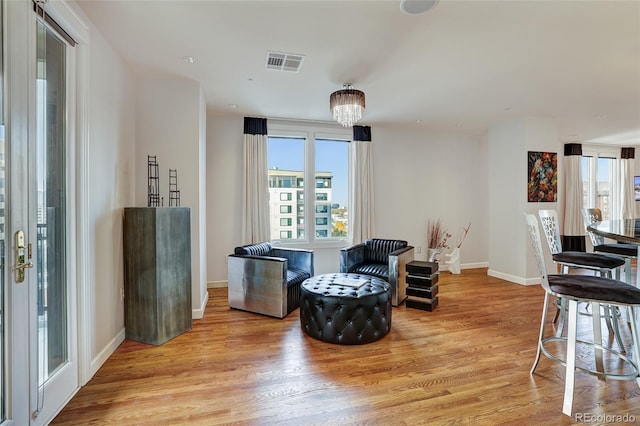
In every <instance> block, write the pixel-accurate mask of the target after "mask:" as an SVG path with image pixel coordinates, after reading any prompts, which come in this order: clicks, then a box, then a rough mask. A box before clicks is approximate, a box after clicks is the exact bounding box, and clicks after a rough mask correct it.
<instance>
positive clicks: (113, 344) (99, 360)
mask: <svg viewBox="0 0 640 426" xmlns="http://www.w3.org/2000/svg"><path fill="white" fill-rule="evenodd" d="M124 335H125V333H124V328H123V329H122V330H120V332H119V333H118V334H117V335H116V337H114V338H113V339H111V341H110V342H109V343H108V344H107V346H105V347H104V348H103V349H102V350H101V351H100V353H99V354H98V356H96V357H95V358H94V359H92V360H91V365H90V367H89V368H90V371H89V374H90V377H89V378H88V379H87V382H88V381H89V380H90V379H91V377H93V375H94V374H96V373H97V372H98V370H99V369H100V367H102V364H104V363H105V362H106V361H107V360H108V359H109V357H110V356H111V355H112V354H113V353H114V352H115V351H116V349H118V346H120V344H121V343H122V342H124ZM85 384H86V383H85Z"/></svg>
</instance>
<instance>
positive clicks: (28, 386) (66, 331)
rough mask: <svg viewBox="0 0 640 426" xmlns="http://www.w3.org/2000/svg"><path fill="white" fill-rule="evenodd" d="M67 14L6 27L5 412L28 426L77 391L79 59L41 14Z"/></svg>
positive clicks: (21, 19) (33, 14) (11, 11)
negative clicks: (76, 106) (76, 103)
mask: <svg viewBox="0 0 640 426" xmlns="http://www.w3.org/2000/svg"><path fill="white" fill-rule="evenodd" d="M59 6H60V3H59V2H55V3H46V2H40V1H38V2H34V3H31V2H27V1H20V2H15V1H8V2H5V8H6V9H5V11H6V13H7V15H8V16H7V19H5V20H4V21H3V22H5V24H6V28H5V34H6V35H7V36H6V40H7V43H6V45H7V46H8V49H7V52H6V53H7V55H6V56H5V67H4V69H3V75H5V76H6V81H5V82H4V87H5V88H6V89H7V90H6V92H5V96H6V97H7V98H8V102H7V101H5V105H6V106H7V111H9V114H5V117H9V119H8V120H7V123H6V128H5V136H6V145H3V146H4V147H6V148H7V150H8V151H9V153H8V155H7V159H8V161H7V164H4V163H3V162H1V161H0V164H2V166H3V167H4V166H5V165H6V167H7V172H6V176H7V178H8V185H4V184H3V183H4V181H3V180H2V176H4V173H2V170H0V195H1V196H2V199H3V201H4V193H3V192H2V189H5V188H6V192H5V193H6V194H8V196H7V198H6V203H7V204H8V205H9V204H10V206H11V209H10V210H9V209H8V208H7V209H6V210H7V211H9V212H10V214H9V216H8V223H7V228H6V234H7V237H6V247H7V249H6V251H4V252H2V250H0V254H4V256H5V258H3V260H4V261H3V262H2V265H3V266H4V264H7V265H8V266H7V268H5V271H4V275H3V276H2V277H3V279H4V280H5V281H3V283H2V284H3V286H2V291H3V294H7V295H8V296H7V297H6V298H5V299H6V302H5V304H4V307H6V308H7V312H10V314H9V318H4V319H3V325H5V324H8V326H7V327H6V328H4V329H3V331H4V332H5V333H6V335H7V337H6V338H5V340H4V341H3V343H4V344H5V345H7V346H6V349H5V350H4V352H3V356H7V360H8V362H3V364H2V365H8V368H7V370H6V371H4V372H3V373H6V375H7V379H6V380H7V383H9V387H3V389H6V395H3V402H4V407H6V411H3V414H4V415H5V417H4V418H5V419H7V420H8V421H12V422H13V423H14V424H20V425H46V424H48V423H50V422H51V421H52V420H53V418H54V417H55V415H56V413H57V412H58V411H59V410H60V409H61V408H62V407H63V406H64V404H65V402H66V401H68V400H69V398H70V397H71V396H72V395H73V393H74V392H75V391H76V390H77V389H78V386H79V380H78V360H77V357H78V355H77V353H78V351H77V321H76V314H75V312H76V309H77V304H76V297H75V288H76V286H75V284H73V283H74V282H75V281H74V279H75V274H74V273H73V271H74V265H75V263H73V262H70V258H71V257H72V256H69V255H68V253H69V252H70V251H71V252H74V251H73V250H74V247H75V245H74V236H75V233H74V232H75V231H74V230H75V228H74V227H75V225H74V216H73V214H70V213H69V212H70V211H71V212H73V211H74V204H73V200H74V194H75V192H74V185H73V182H74V180H73V179H67V176H69V173H70V170H72V169H71V165H72V164H73V158H74V157H73V152H74V150H73V148H72V147H73V146H74V145H73V140H72V137H71V136H72V135H73V132H72V131H71V130H70V129H72V128H73V123H74V122H75V121H74V119H73V117H75V112H74V110H73V106H74V104H73V102H72V100H73V98H74V91H73V88H74V87H75V83H74V81H75V73H74V72H73V70H74V69H75V66H74V63H75V62H74V61H75V52H74V48H73V43H72V42H70V41H69V40H68V36H66V37H65V36H63V35H61V33H60V31H63V30H62V28H61V27H60V26H59V25H57V24H56V23H55V22H53V21H52V19H51V18H50V17H49V16H47V15H46V11H45V10H43V9H42V8H43V7H44V8H45V9H47V8H55V7H59ZM24 46H28V47H27V48H25V47H24ZM5 70H6V72H4V71H5ZM0 153H2V150H1V149H0ZM3 170H4V169H3ZM2 214H4V210H3V209H1V208H0V216H1V215H2ZM0 222H1V221H0ZM0 225H2V223H0ZM3 230H4V229H3ZM3 235H4V233H3ZM3 240H4V238H3ZM0 248H1V247H0ZM3 312H4V310H3ZM5 320H8V321H5ZM3 379H4V375H3Z"/></svg>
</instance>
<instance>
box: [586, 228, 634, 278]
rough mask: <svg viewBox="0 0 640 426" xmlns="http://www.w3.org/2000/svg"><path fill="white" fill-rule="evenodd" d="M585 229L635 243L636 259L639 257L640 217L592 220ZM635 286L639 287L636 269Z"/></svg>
mask: <svg viewBox="0 0 640 426" xmlns="http://www.w3.org/2000/svg"><path fill="white" fill-rule="evenodd" d="M587 231H589V232H593V233H594V234H596V235H600V236H602V237H605V238H611V239H612V240H616V241H618V242H620V243H628V244H636V245H637V246H638V259H640V219H622V220H603V221H602V222H594V223H592V224H591V225H589V226H587ZM636 268H637V266H636ZM629 284H631V283H629ZM636 287H640V273H638V271H636Z"/></svg>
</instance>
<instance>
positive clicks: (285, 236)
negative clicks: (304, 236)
mask: <svg viewBox="0 0 640 426" xmlns="http://www.w3.org/2000/svg"><path fill="white" fill-rule="evenodd" d="M280 238H281V239H283V240H288V239H290V238H291V231H280Z"/></svg>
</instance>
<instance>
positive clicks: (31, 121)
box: [4, 0, 93, 425]
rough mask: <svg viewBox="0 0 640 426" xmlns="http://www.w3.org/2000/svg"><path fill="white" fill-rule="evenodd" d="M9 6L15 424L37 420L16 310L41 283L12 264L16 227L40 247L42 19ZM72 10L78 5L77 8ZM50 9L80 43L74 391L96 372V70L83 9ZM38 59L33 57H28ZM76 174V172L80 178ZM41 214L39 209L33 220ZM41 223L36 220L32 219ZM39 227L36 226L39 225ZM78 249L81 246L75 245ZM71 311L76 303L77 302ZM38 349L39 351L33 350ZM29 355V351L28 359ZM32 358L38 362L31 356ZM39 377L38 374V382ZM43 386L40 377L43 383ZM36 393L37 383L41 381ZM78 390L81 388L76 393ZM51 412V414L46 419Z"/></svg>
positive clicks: (71, 222) (25, 326) (75, 120)
mask: <svg viewBox="0 0 640 426" xmlns="http://www.w3.org/2000/svg"><path fill="white" fill-rule="evenodd" d="M4 6H5V12H6V14H5V18H4V25H5V34H6V35H7V36H6V56H5V58H6V61H5V71H6V77H7V79H6V80H7V82H6V83H5V87H6V88H7V90H6V92H5V94H6V98H7V100H6V101H5V102H6V105H7V109H6V117H7V123H6V124H7V126H6V129H7V131H6V141H7V152H6V158H7V159H8V165H9V167H8V171H7V181H8V185H7V200H16V202H15V203H12V204H11V208H10V209H7V213H8V214H7V219H6V223H7V226H6V232H5V234H6V237H5V238H6V241H7V243H6V244H7V248H6V259H5V265H6V268H5V269H6V270H7V272H6V274H7V276H6V278H7V280H6V282H7V288H6V302H5V303H6V304H7V306H6V309H5V312H6V314H5V315H6V336H7V337H6V339H7V340H6V343H8V345H7V348H8V349H7V350H8V357H7V366H6V368H7V382H8V386H7V404H8V406H7V418H8V419H10V420H9V422H8V424H14V423H15V424H20V425H22V424H29V423H30V422H32V420H33V419H32V418H31V412H32V411H33V409H34V407H30V406H29V405H30V404H29V401H30V400H33V395H34V393H33V392H34V390H33V389H32V388H30V384H31V383H33V382H34V378H33V377H29V374H25V372H27V373H28V372H29V371H30V358H32V357H33V356H34V355H35V354H33V353H30V351H29V348H30V342H29V339H28V336H29V329H30V328H29V327H30V325H29V320H28V319H26V320H25V318H26V317H27V315H26V313H25V312H23V311H22V310H21V309H14V306H15V307H19V306H24V305H23V303H24V301H27V300H28V298H29V295H28V288H27V285H26V284H27V282H28V281H32V282H35V280H36V276H35V270H34V269H31V270H26V279H25V283H23V284H16V283H15V273H14V272H12V271H11V267H12V266H13V265H14V264H15V256H14V243H13V234H14V232H15V231H16V230H18V229H22V230H24V231H25V233H26V234H27V235H26V236H27V240H28V241H27V242H31V243H33V244H34V246H35V239H36V237H35V233H33V235H29V233H30V232H28V231H29V230H28V225H29V223H28V220H27V218H28V217H29V214H30V212H29V210H30V207H29V205H30V204H29V201H30V200H28V199H27V197H28V179H26V177H27V176H28V173H29V170H28V167H27V162H26V161H25V160H24V158H26V156H27V155H28V149H33V146H34V142H33V141H34V140H35V118H34V112H33V111H31V110H32V109H34V108H33V105H34V102H35V75H36V73H35V66H36V64H35V53H34V52H35V41H36V40H35V35H36V30H35V22H36V21H35V17H34V12H33V5H32V2H31V1H30V0H21V1H15V0H8V1H5V3H4ZM73 7H77V6H75V5H73ZM46 8H47V12H48V13H49V15H51V16H52V17H53V18H54V19H55V20H56V22H57V23H58V24H59V25H60V26H61V27H63V28H64V29H65V30H66V31H67V32H68V33H69V34H70V35H71V36H72V37H73V38H74V39H75V40H76V41H77V42H78V45H77V46H76V47H75V48H74V49H75V54H76V57H77V60H76V63H75V66H74V68H73V69H72V70H69V71H70V73H71V74H72V75H75V78H76V83H75V85H74V88H73V89H72V90H71V93H72V94H73V96H72V98H70V99H68V102H69V104H70V105H72V104H74V105H75V110H76V113H75V115H74V117H71V119H70V120H69V122H68V126H67V132H68V137H69V138H70V140H71V141H72V143H70V144H69V145H68V148H67V149H68V150H69V152H68V156H67V158H68V160H70V161H71V163H69V167H68V168H69V171H70V172H71V173H69V174H68V178H67V179H68V180H67V185H68V191H69V193H70V194H72V193H75V194H76V196H75V205H70V206H69V208H68V210H67V211H68V214H69V219H68V221H67V225H68V229H69V230H71V231H72V234H71V236H72V238H73V239H74V240H73V241H74V244H71V245H70V248H71V250H69V252H68V253H67V256H68V258H69V259H70V262H69V263H68V268H69V276H70V277H74V279H72V280H70V285H73V286H74V287H73V289H72V290H71V293H72V294H73V297H75V298H76V302H77V303H75V304H74V306H77V307H78V309H77V311H74V312H72V313H71V315H70V318H72V321H73V323H72V324H70V326H71V327H74V328H76V330H77V342H78V344H77V347H72V350H73V352H74V353H73V354H70V355H71V356H72V357H73V358H74V360H75V361H76V362H75V363H74V365H73V368H76V369H77V377H78V379H77V383H76V384H75V385H74V386H75V389H76V390H77V389H79V387H80V386H82V385H84V384H85V383H86V382H87V381H88V380H89V378H90V376H91V371H90V366H91V359H90V358H91V338H90V330H91V329H92V328H93V327H92V325H91V323H90V321H91V316H90V307H91V303H90V290H91V289H90V287H89V283H90V278H89V277H90V274H89V273H90V264H89V260H90V259H89V257H88V254H87V253H89V246H90V241H89V232H88V231H89V228H88V173H87V169H88V167H87V165H88V161H87V159H88V137H87V131H88V124H87V117H88V113H87V108H88V101H87V100H88V71H89V51H88V44H89V43H88V42H89V30H88V27H87V25H86V24H85V23H84V22H83V19H82V18H80V15H82V13H81V12H80V13H78V11H77V9H72V7H71V5H69V4H67V3H66V2H63V1H59V0H52V1H49V2H48V4H47V7H46ZM29 55H31V56H33V57H32V58H31V57H30V56H29ZM74 171H75V175H74ZM70 198H72V197H70ZM34 216H35V214H32V216H31V219H33V218H34ZM32 223H35V222H32ZM34 228H35V226H34ZM74 246H75V250H74ZM70 308H71V306H70ZM31 352H33V351H31ZM27 354H29V356H26V355H27ZM31 362H32V361H31ZM35 380H37V379H35ZM36 383H37V382H36ZM36 392H37V386H36ZM74 392H75V390H74ZM66 402H68V401H67V400H64V401H61V402H60V403H59V404H57V405H59V406H57V407H54V409H53V411H51V412H49V413H46V415H45V416H42V417H40V418H36V419H35V423H36V424H37V423H46V422H47V421H50V420H52V418H53V417H52V416H55V415H56V414H57V412H58V411H59V410H60V409H62V407H63V406H64V405H65V404H66ZM44 417H49V418H44Z"/></svg>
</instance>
